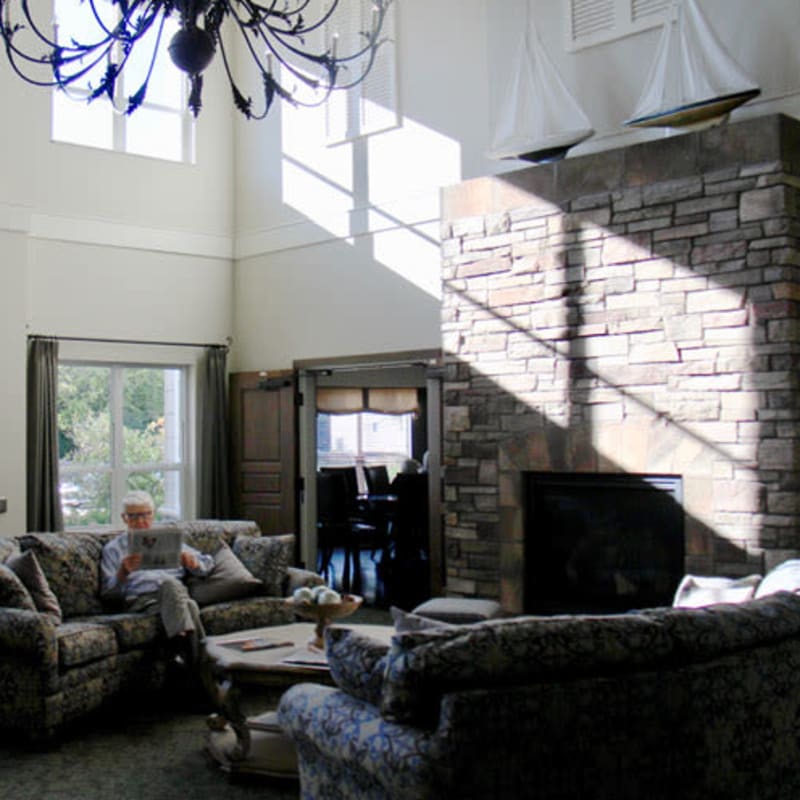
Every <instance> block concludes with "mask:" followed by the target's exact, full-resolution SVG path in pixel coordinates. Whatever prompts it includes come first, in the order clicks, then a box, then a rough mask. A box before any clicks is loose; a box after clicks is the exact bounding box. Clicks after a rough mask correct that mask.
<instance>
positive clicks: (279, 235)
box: [234, 0, 800, 370]
mask: <svg viewBox="0 0 800 800" xmlns="http://www.w3.org/2000/svg"><path fill="white" fill-rule="evenodd" d="M699 1H700V6H701V8H702V9H703V11H704V12H705V13H706V14H707V16H708V17H709V18H711V20H712V21H713V24H714V26H715V28H716V30H717V34H718V36H719V38H720V39H721V40H722V41H723V42H724V43H725V45H726V46H727V47H728V48H729V49H730V51H731V52H732V53H733V54H734V55H735V57H736V58H737V59H738V60H739V62H740V64H741V66H742V67H743V68H744V69H745V71H746V72H747V73H748V74H750V75H751V76H752V77H753V79H754V80H756V81H757V82H758V83H759V85H760V86H761V88H762V96H761V97H760V98H759V99H758V100H757V101H754V102H751V103H750V104H748V105H747V106H745V107H743V108H741V109H739V110H737V111H736V112H734V114H733V115H732V119H733V120H736V119H741V118H744V117H745V116H748V115H753V114H765V113H774V112H776V111H782V112H784V113H787V114H792V115H795V116H800V48H798V47H797V44H796V43H797V42H798V41H800V3H797V2H796V0H764V2H761V3H758V4H757V6H758V8H757V9H756V7H755V5H754V4H752V3H751V2H749V0H699ZM524 2H525V0H437V1H436V2H434V3H431V2H430V1H429V0H398V5H397V10H398V14H399V19H398V31H399V36H398V41H399V53H400V55H399V62H400V88H401V112H402V120H403V123H402V127H401V128H400V129H398V130H395V131H390V132H388V133H382V134H378V135H375V136H372V137H370V138H369V139H368V140H366V141H364V142H361V143H360V144H358V145H344V146H338V147H327V146H326V145H325V142H324V137H323V135H322V131H323V129H324V120H323V118H322V117H321V116H320V115H317V116H316V117H315V115H314V112H309V111H300V112H294V111H292V110H287V109H286V108H282V109H281V112H280V113H279V114H275V115H274V116H273V117H272V118H271V119H269V120H267V121H266V123H264V124H261V125H251V124H247V123H242V124H240V125H239V126H237V132H236V137H237V177H236V188H237V194H236V200H237V213H236V227H237V237H236V242H237V256H238V259H237V264H236V288H235V305H236V309H237V312H236V331H235V340H236V348H235V362H234V363H235V367H236V368H237V369H242V370H254V369H272V368H275V369H277V368H286V367H289V366H291V363H292V361H293V360H294V359H303V358H314V357H323V358H324V357H326V356H339V355H357V354H365V353H376V352H381V351H392V350H398V351H399V350H407V349H410V348H413V347H424V348H433V347H438V346H439V344H440V338H439V320H438V308H437V302H436V300H437V288H436V280H437V279H436V275H435V272H436V270H437V268H438V267H437V264H438V261H439V257H440V256H439V252H438V200H439V196H438V193H439V189H440V187H442V186H444V185H448V184H453V183H458V182H460V181H461V180H464V179H468V178H472V177H476V176H479V175H485V174H492V173H501V172H507V171H510V170H516V169H520V168H522V167H524V166H526V165H525V163H524V162H520V161H491V160H489V159H488V158H487V157H486V155H485V154H486V152H487V151H488V150H489V147H490V143H491V139H492V134H493V128H494V124H495V120H496V118H497V113H498V108H499V105H500V102H501V98H502V95H503V90H504V88H505V85H506V84H507V82H508V80H509V76H510V75H511V71H512V69H513V56H514V54H515V52H516V50H517V44H518V41H519V35H520V31H521V30H522V28H523V27H524V20H525V6H524ZM530 2H531V10H532V13H533V17H534V20H535V22H536V25H537V27H538V30H539V33H540V35H541V38H542V40H543V41H544V42H545V46H546V47H547V50H548V52H549V53H550V56H551V58H552V59H553V60H554V61H555V62H556V65H557V67H558V69H559V71H560V72H561V74H562V76H563V78H564V80H565V82H566V83H567V85H568V86H569V88H570V89H571V90H572V91H573V92H574V93H575V95H576V96H577V99H578V101H579V103H580V104H581V105H582V107H583V108H584V110H585V111H586V113H587V114H588V116H589V117H590V120H591V122H592V126H593V127H594V128H595V130H596V134H595V136H594V137H593V138H592V139H590V140H588V141H586V142H585V143H583V144H582V145H580V146H578V147H576V148H574V149H573V150H572V151H571V152H570V155H580V154H581V153H587V152H591V151H594V150H603V149H608V148H611V147H619V146H622V145H625V144H629V143H633V142H636V141H641V140H643V139H648V138H654V137H660V136H665V135H675V134H674V132H668V131H664V130H661V129H659V130H650V131H643V130H636V129H629V128H625V127H624V126H623V124H622V122H623V120H625V119H626V118H628V117H629V116H630V115H631V113H632V111H633V109H634V108H635V105H636V101H637V100H638V98H639V95H640V93H641V91H642V88H643V86H642V82H643V81H644V78H645V75H646V73H647V70H648V68H649V62H650V59H651V57H652V56H653V54H654V50H655V47H656V43H657V41H658V37H659V29H656V28H654V29H650V30H648V31H644V32H641V33H639V34H637V35H635V36H631V37H628V38H625V39H622V40H617V41H615V42H612V43H607V44H602V45H597V46H595V47H591V48H588V49H584V50H580V51H577V52H569V51H568V50H567V48H566V24H567V20H566V14H567V11H568V8H569V5H568V3H567V2H566V0H530Z"/></svg>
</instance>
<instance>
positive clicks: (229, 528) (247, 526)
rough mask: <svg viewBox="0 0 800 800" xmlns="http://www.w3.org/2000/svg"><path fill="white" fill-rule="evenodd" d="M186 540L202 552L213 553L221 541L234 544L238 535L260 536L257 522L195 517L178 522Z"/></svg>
mask: <svg viewBox="0 0 800 800" xmlns="http://www.w3.org/2000/svg"><path fill="white" fill-rule="evenodd" d="M177 525H178V527H179V528H180V529H181V530H182V531H183V533H184V541H185V542H186V544H188V545H189V546H190V547H194V549H195V550H199V551H200V552H201V553H213V552H214V551H215V550H216V549H217V548H218V547H219V545H220V542H225V544H228V545H232V544H233V542H234V541H235V540H236V537H237V536H259V535H260V534H261V530H260V529H259V527H258V523H257V522H251V521H250V520H241V519H193V520H184V521H182V522H178V523H177Z"/></svg>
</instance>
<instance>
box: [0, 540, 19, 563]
mask: <svg viewBox="0 0 800 800" xmlns="http://www.w3.org/2000/svg"><path fill="white" fill-rule="evenodd" d="M16 555H19V543H18V542H17V540H16V539H14V538H11V537H8V536H0V564H2V563H4V562H6V561H7V560H8V559H9V558H11V556H16Z"/></svg>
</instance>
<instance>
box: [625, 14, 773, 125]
mask: <svg viewBox="0 0 800 800" xmlns="http://www.w3.org/2000/svg"><path fill="white" fill-rule="evenodd" d="M759 93H760V89H759V88H758V86H757V85H756V84H755V83H754V82H753V81H752V80H751V79H750V78H749V77H748V76H747V75H746V74H745V73H744V71H743V70H742V68H741V67H740V66H739V65H738V64H737V63H736V61H735V60H734V59H733V57H732V56H731V55H730V54H729V53H728V51H727V50H726V49H725V47H724V45H723V44H722V43H721V42H720V41H719V39H718V38H717V36H716V34H715V33H714V31H713V30H712V28H711V26H710V25H709V23H708V20H707V19H706V18H705V17H704V16H703V13H702V11H700V8H699V7H698V5H697V2H696V0H678V1H677V2H676V3H674V4H673V9H672V14H671V16H670V19H668V20H667V21H666V22H665V23H664V28H663V30H662V32H661V39H660V41H659V44H658V49H657V50H656V56H655V58H654V60H653V63H652V65H651V67H650V72H649V74H648V76H647V81H646V82H645V89H644V91H643V92H642V95H641V97H640V98H639V102H638V104H637V106H636V110H635V111H634V112H633V115H632V117H631V118H630V119H628V120H626V121H625V124H626V125H631V126H636V127H642V128H647V127H668V128H673V127H674V128H677V127H681V128H687V127H688V128H700V127H706V126H709V125H715V124H718V123H720V122H723V121H724V120H725V119H727V117H728V114H729V113H730V112H731V111H732V110H733V109H734V108H736V107H737V106H739V105H741V104H742V103H746V102H747V101H748V100H751V99H752V98H754V97H755V96H756V95H758V94H759Z"/></svg>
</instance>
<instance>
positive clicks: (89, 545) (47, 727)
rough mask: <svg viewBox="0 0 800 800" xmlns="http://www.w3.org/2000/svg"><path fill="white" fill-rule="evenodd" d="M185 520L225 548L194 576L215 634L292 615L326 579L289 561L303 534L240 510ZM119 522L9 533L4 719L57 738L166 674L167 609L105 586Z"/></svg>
mask: <svg viewBox="0 0 800 800" xmlns="http://www.w3.org/2000/svg"><path fill="white" fill-rule="evenodd" d="M177 526H178V527H179V528H181V529H182V530H183V531H184V533H185V540H186V542H187V543H188V544H190V545H191V546H193V547H195V548H197V549H198V550H200V551H202V552H206V553H214V554H215V568H214V571H213V572H212V574H211V575H210V576H209V577H208V578H207V579H205V581H204V582H203V583H202V584H201V583H200V582H198V583H197V584H196V585H193V584H192V582H191V579H190V581H189V584H188V586H189V591H190V594H192V595H193V596H194V597H195V599H196V600H197V601H198V604H199V605H200V613H201V618H202V620H203V623H204V626H205V628H206V632H207V633H208V634H211V635H214V634H220V633H228V632H230V631H234V630H241V629H245V628H252V627H260V626H266V625H282V624H286V623H289V622H293V621H294V615H293V612H292V610H291V608H290V607H289V606H287V605H286V603H285V602H284V598H285V597H286V596H287V595H289V594H291V592H292V591H293V590H294V589H295V588H296V587H297V586H300V585H304V584H306V585H312V584H315V583H321V582H322V579H321V578H320V577H319V576H318V575H316V574H314V573H311V572H307V571H305V570H300V569H297V568H293V567H291V566H290V565H291V564H292V563H293V561H294V535H293V534H287V535H283V536H261V535H260V531H259V528H258V526H257V525H256V524H255V523H253V522H249V521H239V520H232V521H216V520H213V521H212V520H195V521H187V522H181V523H177ZM117 533H118V531H117V532H114V533H110V532H100V531H96V530H90V529H86V530H82V531H70V532H67V533H30V534H24V535H21V536H17V537H7V538H0V730H2V731H5V732H13V733H18V734H22V735H24V736H25V737H27V738H29V739H32V740H33V739H43V738H47V737H50V736H52V735H53V734H54V733H55V732H56V731H57V730H59V729H60V728H61V727H62V726H63V725H64V724H66V723H68V722H70V721H71V720H74V719H76V718H79V717H82V716H84V715H85V714H87V713H88V712H90V711H93V710H95V709H97V708H98V707H100V706H102V705H104V704H107V703H109V702H110V701H113V700H115V699H118V698H119V697H121V696H122V695H123V694H127V695H132V694H134V693H136V692H148V691H152V690H154V689H157V688H160V687H162V686H163V685H164V681H165V677H166V674H167V666H168V660H169V659H168V652H169V650H168V648H167V647H166V646H165V645H166V640H165V637H164V634H163V631H162V628H161V624H160V621H159V617H158V615H157V614H155V613H127V612H124V611H121V610H120V609H118V608H113V607H109V606H108V605H107V604H106V603H105V602H104V601H103V600H102V599H101V597H100V593H99V590H100V557H101V553H102V548H103V544H104V543H105V542H106V541H108V539H110V538H111V537H113V536H116V535H117ZM20 576H22V578H23V580H21V581H20V580H19V577H20ZM20 584H22V586H23V587H25V588H24V589H23V590H20Z"/></svg>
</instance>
